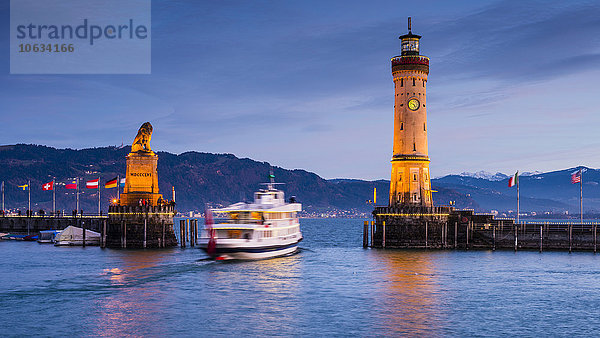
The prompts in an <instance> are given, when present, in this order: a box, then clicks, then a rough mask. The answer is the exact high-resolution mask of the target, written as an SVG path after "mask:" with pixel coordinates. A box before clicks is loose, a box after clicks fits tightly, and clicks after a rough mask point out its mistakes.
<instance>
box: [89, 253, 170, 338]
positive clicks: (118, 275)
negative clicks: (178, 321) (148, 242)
mask: <svg viewBox="0 0 600 338" xmlns="http://www.w3.org/2000/svg"><path fill="white" fill-rule="evenodd" d="M118 253H119V256H118V258H119V259H116V260H115V261H113V264H114V265H115V266H114V267H109V268H106V269H104V270H103V275H105V276H107V277H108V282H109V283H110V285H111V287H109V288H108V290H109V291H108V292H109V294H108V295H106V296H104V297H102V298H101V299H99V300H97V301H96V309H97V312H98V316H97V318H96V320H95V321H96V325H94V329H92V335H100V336H123V335H153V336H154V335H163V334H165V333H166V332H163V327H162V326H161V325H156V323H157V322H158V321H159V320H160V319H161V313H162V311H163V309H164V308H165V307H168V305H166V304H165V302H164V300H165V296H166V295H165V294H164V292H163V291H162V290H161V289H160V288H159V287H158V285H157V283H156V282H154V281H153V279H154V278H153V276H155V274H156V273H157V271H155V270H154V269H153V268H155V267H157V266H158V265H160V264H161V263H163V261H164V260H165V252H161V251H151V250H150V251H141V250H140V251H119V252H118ZM119 260H120V261H119Z"/></svg>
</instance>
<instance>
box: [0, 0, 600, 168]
mask: <svg viewBox="0 0 600 338" xmlns="http://www.w3.org/2000/svg"><path fill="white" fill-rule="evenodd" d="M408 16H411V17H412V22H413V25H412V26H413V27H412V28H413V29H412V30H413V33H415V34H419V35H422V36H423V38H422V39H421V46H420V48H421V54H423V55H426V56H428V57H429V58H430V73H429V79H428V83H427V87H428V88H427V90H428V92H427V95H428V96H427V101H428V102H427V114H428V117H427V118H428V136H429V156H430V158H431V165H430V168H431V173H432V176H434V177H438V176H443V175H446V174H450V173H460V172H465V171H469V172H474V171H479V170H486V171H490V172H493V173H495V172H503V173H509V174H510V173H514V172H515V171H516V170H520V171H521V172H524V171H544V172H545V171H551V170H558V169H564V168H568V167H574V166H578V165H585V166H589V167H600V156H598V153H599V150H600V138H599V136H598V130H599V126H600V114H599V113H600V108H598V107H600V82H599V81H598V79H600V2H598V1H568V2H566V1H399V0H392V1H322V0H320V1H175V0H169V1H167V0H165V1H158V0H154V1H152V32H151V33H152V55H151V57H152V71H151V74H149V75H11V74H9V72H10V60H9V50H8V49H9V37H10V36H9V31H8V27H9V18H10V16H9V2H8V1H6V0H2V2H0V20H1V21H2V24H3V26H4V27H5V29H4V30H3V33H2V34H1V35H0V117H1V120H0V121H1V124H0V144H15V143H33V144H43V145H48V146H53V147H58V148H77V149H80V148H89V147H100V146H109V145H120V144H121V143H122V142H123V143H125V144H127V143H131V142H132V140H133V138H134V136H135V134H136V132H137V129H138V128H139V127H140V125H141V124H142V123H143V122H145V121H150V122H151V123H152V125H153V126H154V134H153V136H152V143H151V145H152V148H153V150H161V151H168V152H172V153H182V152H186V151H199V152H211V153H231V154H234V155H236V156H238V157H248V158H252V159H255V160H259V161H267V162H270V163H271V164H272V165H276V166H281V167H283V168H288V169H305V170H309V171H312V172H315V173H317V174H319V175H320V176H322V177H324V178H360V179H369V180H370V179H388V178H389V177H388V176H389V173H390V169H391V164H390V159H391V156H392V139H393V134H392V133H393V114H394V113H393V110H394V86H393V82H392V75H391V66H390V58H391V57H392V56H395V55H398V54H400V41H399V40H398V36H399V35H402V34H405V33H406V31H407V27H406V26H407V24H406V21H407V17H408Z"/></svg>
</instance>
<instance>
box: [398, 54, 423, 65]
mask: <svg viewBox="0 0 600 338" xmlns="http://www.w3.org/2000/svg"><path fill="white" fill-rule="evenodd" d="M402 64H420V65H426V66H429V58H428V57H427V56H422V55H396V56H394V57H393V58H392V65H402Z"/></svg>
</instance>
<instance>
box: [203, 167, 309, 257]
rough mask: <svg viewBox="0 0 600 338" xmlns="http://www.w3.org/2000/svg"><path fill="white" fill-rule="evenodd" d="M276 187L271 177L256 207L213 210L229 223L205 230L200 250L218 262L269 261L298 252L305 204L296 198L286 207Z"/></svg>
mask: <svg viewBox="0 0 600 338" xmlns="http://www.w3.org/2000/svg"><path fill="white" fill-rule="evenodd" d="M275 184H276V183H274V182H273V176H272V175H271V183H267V188H266V189H261V190H260V191H257V192H255V193H254V202H253V203H245V202H240V203H236V204H232V205H230V206H228V207H226V208H222V209H214V210H212V212H214V213H215V214H216V215H217V216H223V215H224V216H226V220H225V221H222V222H220V223H217V224H214V225H210V224H207V225H206V226H205V229H204V230H203V231H202V234H201V237H200V248H202V249H203V250H204V251H206V252H207V253H208V254H209V255H211V256H212V257H213V258H215V259H217V260H225V259H265V258H272V257H277V256H283V255H287V254H292V253H294V252H296V251H297V250H298V243H299V242H300V241H301V240H302V233H301V232H300V223H299V221H298V212H299V211H301V210H302V204H300V203H296V202H295V200H294V198H292V199H291V200H290V201H289V203H286V201H285V197H284V193H283V191H281V190H277V189H275ZM208 217H209V216H208ZM211 237H212V243H211Z"/></svg>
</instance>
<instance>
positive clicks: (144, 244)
mask: <svg viewBox="0 0 600 338" xmlns="http://www.w3.org/2000/svg"><path fill="white" fill-rule="evenodd" d="M147 232H148V220H147V219H145V218H144V243H143V246H144V249H146V238H147V237H146V233H147Z"/></svg>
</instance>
